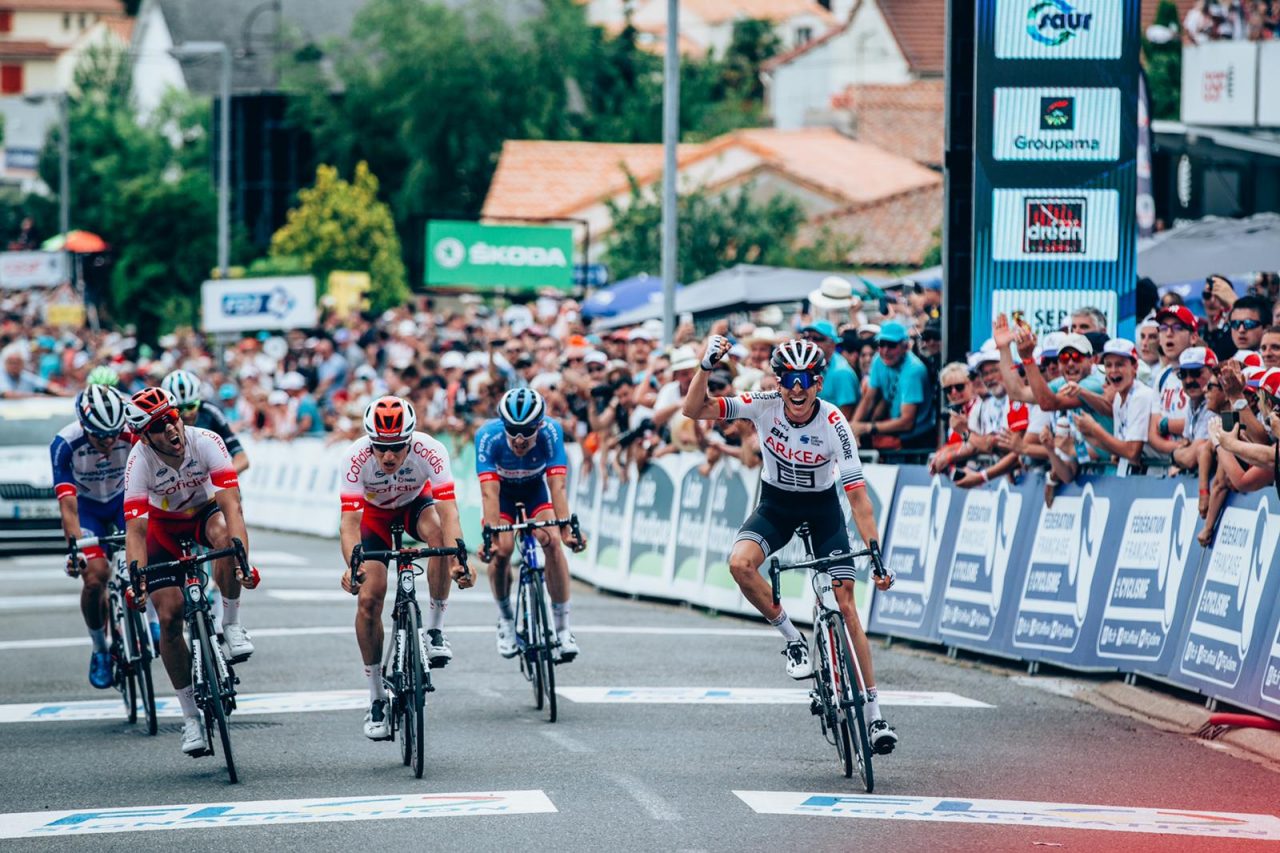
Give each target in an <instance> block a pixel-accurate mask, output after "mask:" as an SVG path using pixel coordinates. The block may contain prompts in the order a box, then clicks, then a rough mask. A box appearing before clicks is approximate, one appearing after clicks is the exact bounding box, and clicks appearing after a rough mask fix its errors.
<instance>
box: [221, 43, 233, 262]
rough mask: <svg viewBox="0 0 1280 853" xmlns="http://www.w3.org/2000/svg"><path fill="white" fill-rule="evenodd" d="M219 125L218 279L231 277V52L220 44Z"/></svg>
mask: <svg viewBox="0 0 1280 853" xmlns="http://www.w3.org/2000/svg"><path fill="white" fill-rule="evenodd" d="M221 47H222V51H221V53H222V80H221V93H220V99H219V103H220V106H219V108H218V109H219V116H218V118H219V122H218V277H219V278H221V279H224V280H225V279H227V278H229V277H230V269H229V267H230V262H231V49H230V48H229V47H227V45H226V44H225V43H222V45H221Z"/></svg>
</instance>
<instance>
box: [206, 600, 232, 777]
mask: <svg viewBox="0 0 1280 853" xmlns="http://www.w3.org/2000/svg"><path fill="white" fill-rule="evenodd" d="M195 623H196V641H197V642H198V643H199V644H200V664H201V667H202V668H203V670H204V672H203V675H204V681H205V707H204V715H205V731H206V732H209V731H211V730H212V729H214V728H217V730H218V737H219V739H220V740H221V741H222V757H223V758H224V759H225V760H226V762H227V778H228V779H230V781H231V784H232V785H234V784H236V782H238V781H240V777H239V775H238V774H237V773H236V761H235V758H234V756H233V755H232V753H231V728H230V724H229V723H228V722H227V713H226V707H225V705H224V702H225V700H226V699H228V698H229V697H228V696H227V695H226V691H225V690H224V689H223V684H222V676H221V669H222V668H221V667H219V666H218V661H217V659H216V658H215V657H214V655H218V654H221V653H222V652H221V651H219V649H218V647H217V646H216V645H215V644H214V643H213V641H212V640H211V638H210V637H209V627H208V619H207V617H206V616H204V615H197V616H196V619H195Z"/></svg>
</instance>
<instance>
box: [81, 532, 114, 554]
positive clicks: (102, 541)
mask: <svg viewBox="0 0 1280 853" xmlns="http://www.w3.org/2000/svg"><path fill="white" fill-rule="evenodd" d="M67 541H68V542H69V543H70V545H71V550H72V551H83V550H84V549H86V548H92V547H94V546H95V545H109V546H111V547H113V548H114V547H118V546H120V545H123V544H124V534H123V533H112V534H110V535H108V536H81V537H80V538H79V539H68V540H67Z"/></svg>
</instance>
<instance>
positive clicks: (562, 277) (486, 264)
mask: <svg viewBox="0 0 1280 853" xmlns="http://www.w3.org/2000/svg"><path fill="white" fill-rule="evenodd" d="M573 272H574V265H573V229H572V228H552V227H548V226H541V225H481V224H480V223H478V222H456V221H452V220H443V219H433V220H432V221H430V222H428V223H427V267H426V282H425V283H426V284H428V285H442V284H447V285H465V286H468V287H475V288H486V289H488V288H510V289H514V290H533V289H537V288H540V287H559V288H563V289H568V288H570V287H572V286H573Z"/></svg>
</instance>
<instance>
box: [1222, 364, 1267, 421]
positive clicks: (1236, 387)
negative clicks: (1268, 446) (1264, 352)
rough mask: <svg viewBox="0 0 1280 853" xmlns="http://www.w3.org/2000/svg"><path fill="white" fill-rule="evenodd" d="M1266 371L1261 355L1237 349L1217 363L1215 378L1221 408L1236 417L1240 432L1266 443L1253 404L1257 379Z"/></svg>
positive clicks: (1257, 384) (1254, 403)
mask: <svg viewBox="0 0 1280 853" xmlns="http://www.w3.org/2000/svg"><path fill="white" fill-rule="evenodd" d="M1265 372H1266V367H1265V366H1264V365H1263V362H1262V356H1261V354H1259V353H1256V352H1250V351H1248V350H1237V351H1236V354H1235V355H1233V356H1231V358H1229V359H1227V360H1226V361H1224V362H1222V363H1221V364H1219V365H1218V382H1219V384H1220V385H1221V386H1222V394H1223V397H1224V399H1225V402H1224V408H1223V410H1222V411H1232V412H1235V413H1236V415H1237V417H1238V418H1239V420H1240V424H1241V428H1242V434H1244V435H1246V436H1247V437H1248V439H1249V440H1250V441H1257V442H1261V443H1264V444H1265V443H1267V442H1268V441H1269V439H1268V436H1267V430H1266V427H1265V426H1263V424H1262V422H1261V421H1259V420H1258V417H1257V414H1256V412H1255V411H1254V407H1255V405H1256V403H1257V394H1258V386H1259V381H1258V380H1259V379H1260V378H1261V376H1262V374H1264V373H1265Z"/></svg>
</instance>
